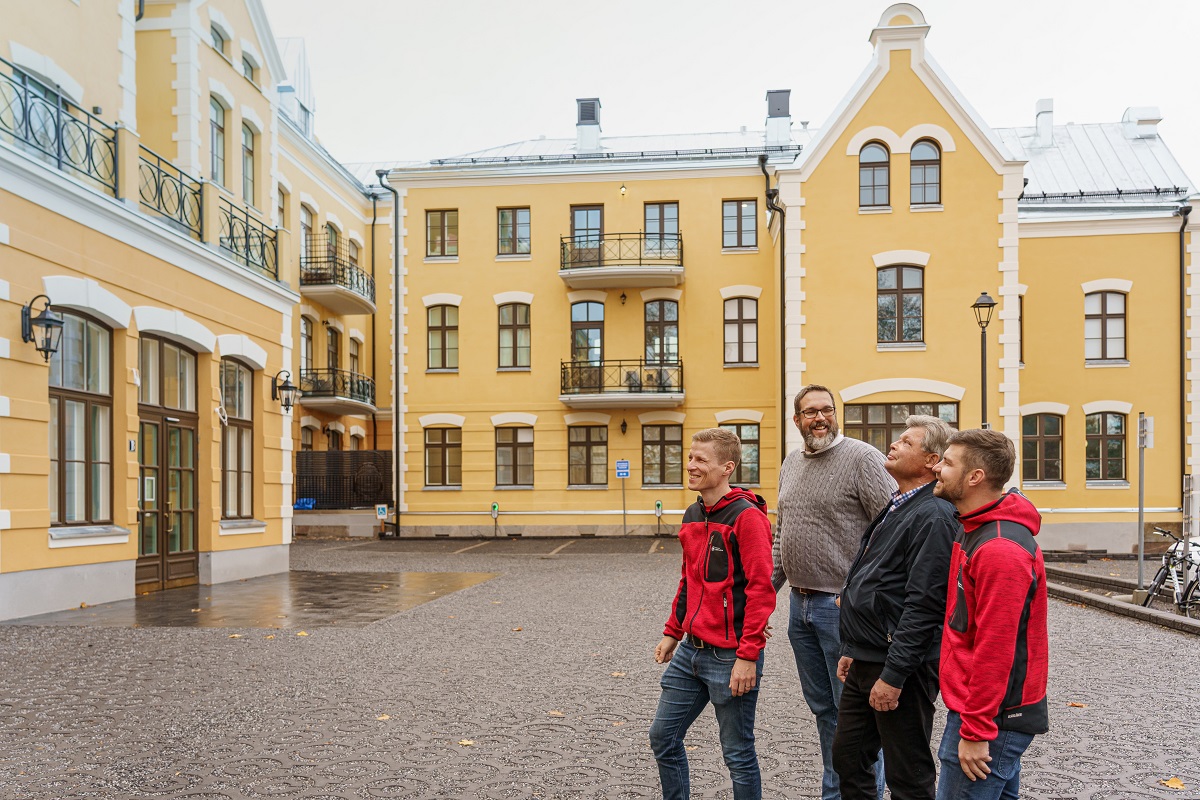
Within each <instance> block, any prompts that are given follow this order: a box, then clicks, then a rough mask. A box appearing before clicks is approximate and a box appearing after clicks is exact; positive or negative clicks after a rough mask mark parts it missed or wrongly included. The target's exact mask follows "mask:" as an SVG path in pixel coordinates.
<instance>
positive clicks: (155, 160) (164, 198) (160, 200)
mask: <svg viewBox="0 0 1200 800" xmlns="http://www.w3.org/2000/svg"><path fill="white" fill-rule="evenodd" d="M139 161H140V163H139V164H138V195H139V196H140V197H141V200H142V207H143V208H146V209H148V210H149V211H150V212H151V213H153V214H156V215H158V216H159V217H162V218H164V219H166V220H169V221H170V222H171V223H172V224H174V225H176V226H178V227H179V228H180V229H182V230H184V231H186V232H187V233H189V234H191V235H192V236H193V237H195V238H196V239H197V240H200V241H203V239H204V195H203V193H202V192H201V191H200V181H198V180H196V179H195V178H193V177H192V176H191V175H188V174H187V173H186V172H184V171H183V170H181V169H179V167H176V166H175V165H174V164H172V163H171V162H170V161H167V160H166V159H165V158H163V157H162V156H160V155H159V154H158V153H155V152H154V151H153V150H151V149H150V148H148V147H146V146H145V145H142V146H141V152H140V154H139Z"/></svg>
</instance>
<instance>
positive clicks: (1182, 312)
mask: <svg viewBox="0 0 1200 800" xmlns="http://www.w3.org/2000/svg"><path fill="white" fill-rule="evenodd" d="M1175 213H1176V214H1178V215H1179V216H1180V217H1182V218H1183V219H1182V222H1180V223H1179V480H1180V486H1181V487H1182V485H1183V483H1182V482H1183V476H1184V475H1186V474H1187V440H1188V436H1187V361H1188V355H1187V255H1186V253H1187V247H1186V245H1185V244H1184V241H1185V238H1186V236H1187V224H1188V214H1191V213H1192V207H1191V206H1190V205H1182V206H1180V207H1179V208H1177V209H1175ZM1189 499H1190V498H1187V497H1184V498H1183V502H1182V503H1181V504H1180V507H1181V508H1183V514H1184V516H1185V517H1186V516H1187V514H1188V508H1187V503H1188V500H1189Z"/></svg>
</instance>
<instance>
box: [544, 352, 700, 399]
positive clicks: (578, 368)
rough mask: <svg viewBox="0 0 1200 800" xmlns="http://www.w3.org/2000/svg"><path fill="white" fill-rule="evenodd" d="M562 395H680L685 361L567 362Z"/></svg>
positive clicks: (562, 376)
mask: <svg viewBox="0 0 1200 800" xmlns="http://www.w3.org/2000/svg"><path fill="white" fill-rule="evenodd" d="M560 386H561V392H560V393H561V394H642V393H655V392H656V393H660V394H668V393H669V394H677V393H679V392H682V391H683V362H682V361H647V360H646V359H636V360H634V359H629V360H624V361H564V362H562V373H561V383H560Z"/></svg>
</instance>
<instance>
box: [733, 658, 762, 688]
mask: <svg viewBox="0 0 1200 800" xmlns="http://www.w3.org/2000/svg"><path fill="white" fill-rule="evenodd" d="M757 679H758V668H757V665H756V664H755V663H754V662H753V661H747V660H746V659H744V658H739V659H738V660H737V661H735V662H733V671H732V672H730V673H729V690H730V691H731V692H733V696H734V697H741V696H742V695H744V694H745V693H746V692H748V691H750V690H751V689H753V688H754V683H755V681H756V680H757Z"/></svg>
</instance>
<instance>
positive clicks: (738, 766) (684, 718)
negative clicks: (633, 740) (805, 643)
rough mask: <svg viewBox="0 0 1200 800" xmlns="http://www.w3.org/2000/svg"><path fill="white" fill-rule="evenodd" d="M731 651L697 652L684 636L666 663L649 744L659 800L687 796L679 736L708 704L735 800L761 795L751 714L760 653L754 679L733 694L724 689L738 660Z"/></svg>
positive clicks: (687, 782)
mask: <svg viewBox="0 0 1200 800" xmlns="http://www.w3.org/2000/svg"><path fill="white" fill-rule="evenodd" d="M734 653H735V651H734V650H732V649H712V648H707V647H706V648H704V649H703V650H697V649H696V648H695V647H692V645H690V644H689V643H688V642H687V640H686V639H685V640H684V641H682V642H680V643H679V646H678V647H676V648H675V655H674V656H673V657H672V658H671V660H670V662H669V663H668V664H667V670H666V672H664V673H663V676H662V682H661V683H662V696H661V697H660V698H659V700H658V711H657V712H655V714H654V722H653V723H652V724H651V725H650V746H651V747H652V748H653V750H654V758H655V760H656V761H658V777H659V779H660V780H661V781H662V791H663V799H664V800H686V798H687V797H689V796H690V794H691V781H690V779H689V777H688V761H687V752H686V751H685V750H684V747H683V737H684V736H685V735H686V734H687V731H688V728H690V727H691V725H692V723H693V722H695V721H696V717H698V716H700V712H701V711H703V710H704V707H705V706H706V705H708V704H709V703H712V704H713V708H714V709H715V710H716V712H717V727H718V729H719V731H720V737H721V754H722V755H723V756H724V757H725V765H726V766H727V767H729V775H730V777H731V778H733V797H734V800H759V798H761V797H762V778H761V776H760V774H759V770H758V754H757V753H755V751H754V712H755V709H756V707H757V705H758V684H759V683H760V682H761V681H762V666H763V657H762V655H761V654H760V655H759V657H758V669H757V676H758V680H757V681H755V686H754V688H753V689H751V690H750V691H749V692H746V694H744V695H742V696H740V697H734V696H733V693H732V692H731V691H730V689H729V677H730V674H731V673H732V672H733V664H734V662H735V661H736V660H737V657H736V655H735V654H734Z"/></svg>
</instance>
